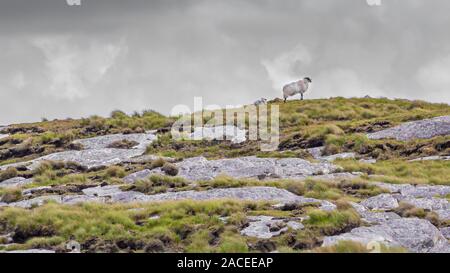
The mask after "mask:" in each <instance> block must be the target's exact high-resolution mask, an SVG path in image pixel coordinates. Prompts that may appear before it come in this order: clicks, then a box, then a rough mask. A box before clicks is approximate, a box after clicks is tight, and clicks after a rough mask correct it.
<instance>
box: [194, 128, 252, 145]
mask: <svg viewBox="0 0 450 273" xmlns="http://www.w3.org/2000/svg"><path fill="white" fill-rule="evenodd" d="M189 138H190V139H193V140H202V139H207V140H229V141H231V142H233V143H242V142H245V141H246V140H247V138H246V130H244V129H240V128H238V127H236V126H231V125H226V126H213V127H196V128H195V129H194V132H193V133H192V134H190V135H189Z"/></svg>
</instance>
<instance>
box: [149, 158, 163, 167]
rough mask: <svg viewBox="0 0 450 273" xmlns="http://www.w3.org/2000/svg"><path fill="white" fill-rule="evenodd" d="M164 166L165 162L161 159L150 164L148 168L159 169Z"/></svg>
mask: <svg viewBox="0 0 450 273" xmlns="http://www.w3.org/2000/svg"><path fill="white" fill-rule="evenodd" d="M164 164H166V161H165V160H164V159H163V158H158V159H156V160H153V161H152V163H151V164H150V168H152V169H155V168H161V167H162V166H164Z"/></svg>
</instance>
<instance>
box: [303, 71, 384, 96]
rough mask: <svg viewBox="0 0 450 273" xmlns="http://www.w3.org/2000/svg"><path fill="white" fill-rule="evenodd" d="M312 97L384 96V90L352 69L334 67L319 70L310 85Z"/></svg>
mask: <svg viewBox="0 0 450 273" xmlns="http://www.w3.org/2000/svg"><path fill="white" fill-rule="evenodd" d="M311 95H312V96H313V97H325V98H326V97H337V96H340V97H361V96H364V95H369V96H371V97H379V96H385V95H386V92H385V91H383V90H381V89H379V88H377V87H376V86H374V85H373V84H371V83H370V82H369V81H368V80H366V79H362V78H361V76H360V75H358V73H357V72H356V71H354V70H352V69H346V68H335V69H329V70H325V71H323V72H321V73H320V74H319V75H318V76H317V77H316V80H315V81H313V85H312V86H311Z"/></svg>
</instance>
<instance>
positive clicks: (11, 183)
mask: <svg viewBox="0 0 450 273" xmlns="http://www.w3.org/2000/svg"><path fill="white" fill-rule="evenodd" d="M30 183H33V179H27V178H23V177H14V178H11V179H7V180H4V181H2V182H0V188H16V187H21V186H25V185H27V184H30Z"/></svg>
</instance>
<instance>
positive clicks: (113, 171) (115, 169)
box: [106, 166, 126, 178]
mask: <svg viewBox="0 0 450 273" xmlns="http://www.w3.org/2000/svg"><path fill="white" fill-rule="evenodd" d="M125 175H126V172H125V170H124V169H123V168H122V167H120V166H110V167H108V169H106V176H107V177H118V178H123V177H125Z"/></svg>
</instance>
